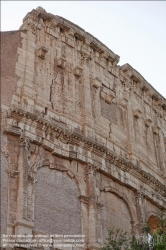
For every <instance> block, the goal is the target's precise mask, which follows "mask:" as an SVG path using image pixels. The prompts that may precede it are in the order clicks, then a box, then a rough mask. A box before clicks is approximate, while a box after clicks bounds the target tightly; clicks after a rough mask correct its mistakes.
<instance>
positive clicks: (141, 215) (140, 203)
mask: <svg viewBox="0 0 166 250" xmlns="http://www.w3.org/2000/svg"><path fill="white" fill-rule="evenodd" d="M135 199H136V211H137V218H138V222H137V228H138V232H139V233H141V229H142V227H143V224H144V220H145V212H144V211H145V206H144V197H143V194H142V193H141V192H137V193H136V194H135Z"/></svg>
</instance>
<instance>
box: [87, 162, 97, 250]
mask: <svg viewBox="0 0 166 250" xmlns="http://www.w3.org/2000/svg"><path fill="white" fill-rule="evenodd" d="M86 175H87V189H88V190H87V193H88V197H89V243H88V249H89V250H90V249H91V250H98V249H100V245H99V243H98V242H97V211H96V210H97V207H96V192H95V187H96V178H95V175H96V168H95V167H94V166H93V165H91V164H88V165H87V166H86Z"/></svg>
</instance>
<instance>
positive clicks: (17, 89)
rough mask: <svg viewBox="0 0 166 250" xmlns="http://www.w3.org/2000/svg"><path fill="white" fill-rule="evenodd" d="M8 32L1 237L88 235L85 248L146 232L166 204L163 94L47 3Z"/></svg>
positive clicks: (5, 36)
mask: <svg viewBox="0 0 166 250" xmlns="http://www.w3.org/2000/svg"><path fill="white" fill-rule="evenodd" d="M1 36H2V41H3V42H2V46H1V49H2V51H1V53H2V61H3V62H4V65H3V70H2V91H3V94H2V150H1V151H2V159H3V166H2V173H1V174H2V180H3V185H2V196H3V204H4V206H3V208H2V210H3V216H2V225H3V233H8V234H36V233H37V232H40V233H42V234H48V233H51V234H83V235H85V246H84V248H83V249H87V250H88V249H95V250H96V249H99V248H100V246H102V245H103V243H104V240H105V238H106V234H107V231H108V229H109V228H110V227H112V226H116V227H121V228H123V229H125V230H126V231H129V230H131V229H132V230H134V231H135V232H137V233H139V232H140V228H141V227H142V225H143V223H144V221H145V220H147V219H148V218H149V217H150V216H152V215H153V214H155V213H157V212H159V211H161V210H163V209H165V208H166V100H165V99H164V97H162V96H161V95H160V94H159V93H158V92H157V91H156V90H155V89H153V87H152V86H151V85H150V84H149V83H148V82H147V81H146V80H145V79H144V78H143V77H142V76H141V75H140V74H139V73H138V72H137V71H136V70H135V69H134V68H132V66H130V65H129V64H125V65H122V66H119V65H118V62H119V56H118V55H116V54H115V53H113V52H112V51H111V50H110V49H108V48H107V47H106V46H105V45H104V44H102V43H101V42H100V41H99V40H97V39H96V38H95V37H93V36H92V35H91V34H89V33H87V32H85V31H84V30H83V29H81V28H80V27H78V26H77V25H75V24H73V23H71V22H70V21H68V20H66V19H64V18H62V17H59V16H55V15H53V14H50V13H47V12H46V11H45V10H44V9H42V8H41V7H38V8H37V9H35V10H32V11H31V12H29V13H28V14H27V15H26V17H25V18H24V19H23V24H22V26H21V27H20V30H19V31H15V32H4V33H2V34H1ZM77 249H79V248H77ZM81 249H82V248H81Z"/></svg>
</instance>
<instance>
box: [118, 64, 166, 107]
mask: <svg viewBox="0 0 166 250" xmlns="http://www.w3.org/2000/svg"><path fill="white" fill-rule="evenodd" d="M119 69H120V74H121V79H122V75H123V77H127V78H128V79H131V80H134V81H135V82H136V83H137V87H138V88H140V89H142V90H144V92H145V93H148V95H150V96H151V97H152V99H154V100H155V102H156V105H161V106H162V108H163V109H164V110H166V99H165V98H164V97H163V96H162V95H161V94H160V93H159V92H157V90H156V89H154V88H153V86H152V85H151V84H150V83H148V82H147V81H146V80H145V78H144V77H143V76H142V75H141V74H140V73H139V72H138V71H137V70H135V69H134V68H133V67H132V66H131V65H130V64H128V63H126V64H124V65H122V66H120V67H119Z"/></svg>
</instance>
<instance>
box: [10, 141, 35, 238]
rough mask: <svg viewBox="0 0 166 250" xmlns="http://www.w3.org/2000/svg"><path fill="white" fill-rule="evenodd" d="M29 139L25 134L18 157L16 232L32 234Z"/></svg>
mask: <svg viewBox="0 0 166 250" xmlns="http://www.w3.org/2000/svg"><path fill="white" fill-rule="evenodd" d="M28 147H29V139H27V138H25V137H24V136H23V137H21V140H20V152H19V157H18V172H19V180H18V193H17V213H16V221H15V223H14V225H15V234H22V235H23V234H32V228H33V222H32V220H31V221H30V220H29V219H28V161H27V154H28Z"/></svg>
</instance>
